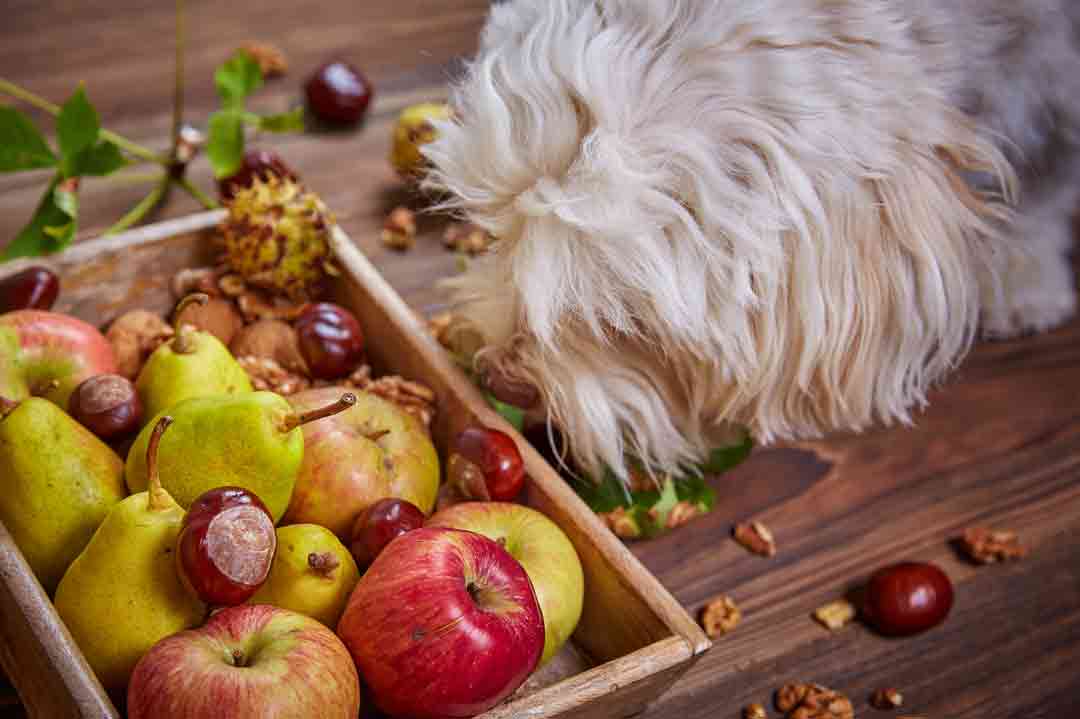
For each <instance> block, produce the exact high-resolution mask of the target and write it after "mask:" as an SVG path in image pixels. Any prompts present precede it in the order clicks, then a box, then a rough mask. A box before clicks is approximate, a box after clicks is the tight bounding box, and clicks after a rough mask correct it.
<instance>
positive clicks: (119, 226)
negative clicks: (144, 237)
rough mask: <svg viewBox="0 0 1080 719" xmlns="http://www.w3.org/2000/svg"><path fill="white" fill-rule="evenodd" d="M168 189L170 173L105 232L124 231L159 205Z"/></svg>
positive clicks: (108, 233) (109, 233)
mask: <svg viewBox="0 0 1080 719" xmlns="http://www.w3.org/2000/svg"><path fill="white" fill-rule="evenodd" d="M167 189H169V177H168V175H164V176H162V179H161V181H160V182H158V184H157V185H155V186H154V189H152V190H150V194H148V195H147V196H146V197H144V198H142V199H141V200H140V201H139V204H137V205H135V206H134V207H132V208H131V209H130V210H128V211H127V213H126V214H125V215H124V216H123V217H121V218H120V219H119V220H117V221H116V222H115V223H114V224H113V226H112V227H110V228H109V229H107V230H105V234H106V235H115V234H116V233H117V232H123V231H124V230H126V229H127V228H129V227H131V226H132V225H134V224H135V223H136V222H138V221H139V220H141V219H142V218H144V217H146V214H147V213H148V212H150V211H151V210H152V209H154V208H155V207H157V205H158V203H159V202H161V200H162V198H164V197H165V191H166V190H167Z"/></svg>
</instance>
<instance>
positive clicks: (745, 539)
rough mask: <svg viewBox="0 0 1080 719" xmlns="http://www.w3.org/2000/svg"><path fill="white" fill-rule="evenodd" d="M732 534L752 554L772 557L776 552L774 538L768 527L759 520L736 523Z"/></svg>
mask: <svg viewBox="0 0 1080 719" xmlns="http://www.w3.org/2000/svg"><path fill="white" fill-rule="evenodd" d="M734 536H735V541H736V542H738V543H739V544H741V545H742V546H743V547H745V548H746V549H748V550H749V551H751V552H753V553H754V554H760V555H761V556H763V557H772V556H774V555H775V554H776V539H775V538H774V537H773V533H772V532H771V531H769V528H768V527H766V526H765V525H764V524H762V523H761V522H750V523H749V524H745V523H744V524H738V525H736V526H735V533H734Z"/></svg>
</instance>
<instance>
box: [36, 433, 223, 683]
mask: <svg viewBox="0 0 1080 719" xmlns="http://www.w3.org/2000/svg"><path fill="white" fill-rule="evenodd" d="M171 421H172V420H171V419H170V418H169V417H161V418H160V419H158V420H157V421H156V422H155V423H154V427H153V434H152V436H151V438H150V442H149V444H148V445H147V447H146V453H147V457H146V463H147V465H148V466H149V467H150V479H149V489H148V490H147V491H145V492H140V493H138V494H135V495H132V496H130V497H128V498H127V499H125V500H123V501H122V502H120V503H119V504H117V505H116V506H115V507H113V508H112V510H110V511H109V514H108V515H107V516H106V517H105V521H104V522H102V523H101V526H100V527H98V529H97V531H96V532H95V533H94V536H93V538H92V539H91V540H90V543H89V544H88V545H86V549H84V550H83V552H82V554H80V555H79V556H78V558H77V559H76V560H75V561H74V562H73V563H72V565H71V566H70V567H69V568H68V570H67V573H66V574H65V575H64V578H63V579H61V580H60V586H59V587H57V589H56V599H55V604H56V611H57V613H58V614H59V615H60V618H61V619H63V620H64V624H65V625H67V628H68V631H70V632H71V636H72V637H73V638H74V639H75V642H76V643H77V644H78V645H79V649H81V650H82V653H83V655H84V656H85V657H86V660H87V661H88V662H89V663H90V667H91V668H92V669H93V670H94V673H95V674H97V677H98V679H99V680H101V683H102V685H104V687H105V688H106V689H108V690H110V691H113V690H121V689H123V688H124V686H125V685H126V684H127V681H128V679H129V678H130V676H131V672H132V671H133V670H134V669H135V664H136V663H137V662H138V661H139V659H140V658H141V657H142V655H143V654H145V653H146V652H147V651H149V649H150V647H152V646H154V644H156V643H157V642H158V641H160V640H162V639H164V638H165V637H167V636H169V635H170V634H175V633H176V632H179V631H183V630H184V629H190V628H192V627H194V626H197V625H198V624H200V623H201V622H202V620H203V619H204V618H205V617H206V609H207V608H206V605H204V604H203V603H202V602H200V601H199V600H198V599H196V598H195V597H193V596H192V595H191V594H190V593H188V591H187V590H186V589H185V588H184V586H183V584H181V582H180V578H179V576H177V573H176V562H175V558H174V555H173V552H174V549H175V547H176V537H177V535H178V534H179V532H180V524H181V522H182V521H183V519H184V510H183V508H182V507H181V506H180V505H179V504H177V503H176V501H175V500H174V499H173V498H172V497H170V496H169V493H168V492H167V491H165V490H164V489H163V488H162V486H161V480H160V479H159V478H158V472H157V456H156V455H157V452H158V446H159V444H160V441H161V437H162V434H163V433H164V432H165V430H166V428H168V426H169V424H170V423H171Z"/></svg>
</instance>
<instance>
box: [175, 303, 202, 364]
mask: <svg viewBox="0 0 1080 719" xmlns="http://www.w3.org/2000/svg"><path fill="white" fill-rule="evenodd" d="M209 301H210V295H208V294H206V293H205V292H196V293H194V294H190V295H187V296H186V297H184V298H183V299H182V300H180V301H179V302H178V303H177V304H176V309H175V310H173V332H174V337H173V341H172V351H173V352H175V353H177V354H182V355H186V354H190V353H192V352H194V351H195V347H194V346H192V344H191V334H190V333H189V332H188V331H187V330H185V329H184V327H183V323H182V322H181V321H180V314H181V313H182V312H183V311H184V310H185V309H187V307H188V306H190V305H193V304H198V305H205V304H206V303H207V302H209Z"/></svg>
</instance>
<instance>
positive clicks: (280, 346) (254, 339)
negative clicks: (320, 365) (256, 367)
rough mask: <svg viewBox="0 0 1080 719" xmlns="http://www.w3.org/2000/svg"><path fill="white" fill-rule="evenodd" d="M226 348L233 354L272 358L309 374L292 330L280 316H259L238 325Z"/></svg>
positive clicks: (292, 370)
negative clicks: (260, 318) (249, 322)
mask: <svg viewBox="0 0 1080 719" xmlns="http://www.w3.org/2000/svg"><path fill="white" fill-rule="evenodd" d="M229 349H231V350H232V353H233V354H234V355H235V356H237V357H259V358H260V359H272V360H274V361H275V362H277V363H278V364H279V365H281V366H282V367H283V368H285V369H286V370H288V371H289V372H295V373H298V374H302V375H308V374H310V373H309V371H308V368H307V364H306V363H305V362H304V357H303V355H301V354H300V342H299V339H298V338H297V335H296V330H294V329H293V328H292V326H291V325H289V324H288V323H285V322H282V321H281V320H259V321H257V322H253V323H251V324H250V325H247V326H246V327H244V328H242V329H241V330H240V331H239V332H237V333H236V336H235V337H233V341H232V343H231V344H230V345H229Z"/></svg>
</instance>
